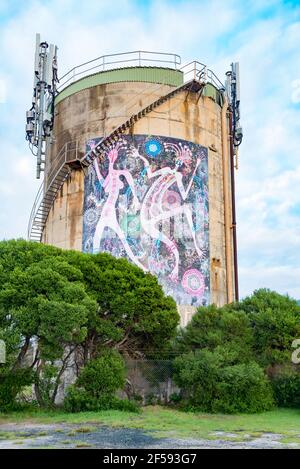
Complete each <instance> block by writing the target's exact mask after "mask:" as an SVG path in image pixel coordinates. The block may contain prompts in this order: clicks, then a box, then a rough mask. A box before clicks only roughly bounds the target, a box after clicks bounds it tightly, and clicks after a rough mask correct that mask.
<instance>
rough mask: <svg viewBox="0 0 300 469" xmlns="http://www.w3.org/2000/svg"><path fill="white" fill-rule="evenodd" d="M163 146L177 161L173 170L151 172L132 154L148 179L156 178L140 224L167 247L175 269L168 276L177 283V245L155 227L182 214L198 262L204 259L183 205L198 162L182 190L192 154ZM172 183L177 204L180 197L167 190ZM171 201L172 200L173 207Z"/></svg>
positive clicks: (149, 192)
mask: <svg viewBox="0 0 300 469" xmlns="http://www.w3.org/2000/svg"><path fill="white" fill-rule="evenodd" d="M164 146H165V150H166V151H172V152H174V153H175V156H176V160H175V166H174V168H173V169H172V168H171V167H169V166H166V167H164V168H161V169H157V170H154V171H152V169H151V166H150V164H149V161H148V160H147V159H146V158H145V157H144V156H142V155H141V154H140V153H139V152H138V150H137V149H136V148H132V150H131V154H132V155H133V156H134V157H136V158H140V159H141V160H142V161H143V163H144V167H145V170H146V173H147V176H148V178H149V179H153V178H156V180H155V181H154V182H153V183H152V185H151V186H150V188H149V190H148V192H147V193H146V195H145V197H144V200H143V203H142V208H141V212H140V221H141V226H142V228H143V230H144V231H145V232H146V233H147V234H148V235H149V236H151V237H152V238H154V239H156V240H159V242H163V243H164V244H165V245H166V246H167V249H168V251H169V252H170V253H171V254H172V255H173V256H174V259H175V265H174V268H173V270H172V272H171V273H170V275H169V276H170V278H171V279H172V280H173V281H175V282H176V281H178V272H179V260H180V259H179V251H178V248H177V245H176V243H175V242H174V241H172V240H171V239H170V238H168V236H167V235H166V234H164V233H162V231H160V230H159V227H158V226H159V224H160V223H161V222H163V221H164V220H167V219H170V218H171V217H174V216H176V215H182V214H184V215H185V217H186V219H187V222H188V225H189V228H190V231H191V234H192V238H193V241H194V245H195V249H196V251H197V254H198V256H199V258H200V259H201V258H202V257H203V256H204V255H205V252H204V251H203V250H202V249H200V247H199V246H198V243H197V240H196V235H195V227H194V223H193V217H192V212H191V209H190V207H189V205H188V204H186V203H185V201H186V199H187V197H188V195H189V192H190V190H191V186H192V184H193V179H194V176H195V174H196V172H197V169H198V166H199V164H200V162H201V159H200V158H198V159H197V161H196V165H195V168H194V171H193V173H192V175H191V176H190V181H189V183H188V186H187V188H186V189H185V187H184V185H183V182H182V178H183V175H184V174H185V172H186V173H190V166H191V163H192V153H191V151H190V149H189V148H188V147H187V146H182V145H177V144H172V143H165V144H164ZM180 169H181V171H180ZM174 183H175V184H176V185H177V188H178V190H179V193H180V195H181V199H182V200H180V197H176V196H177V193H176V192H174V191H170V187H171V186H173V184H174ZM172 199H173V200H174V202H173V205H174V206H173V207H172ZM170 202H171V203H170ZM182 202H183V203H182Z"/></svg>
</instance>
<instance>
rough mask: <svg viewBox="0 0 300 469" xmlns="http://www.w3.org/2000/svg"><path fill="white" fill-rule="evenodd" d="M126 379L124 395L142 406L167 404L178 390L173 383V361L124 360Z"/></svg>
mask: <svg viewBox="0 0 300 469" xmlns="http://www.w3.org/2000/svg"><path fill="white" fill-rule="evenodd" d="M126 368H127V379H126V386H125V390H124V393H125V394H126V395H127V397H128V398H129V399H136V400H137V401H139V402H140V403H141V404H142V405H150V404H151V405H153V404H167V403H168V402H170V399H171V398H172V395H174V394H176V393H177V392H178V391H179V389H178V388H177V387H176V385H175V384H174V381H173V360H171V359H141V360H133V359H127V360H126Z"/></svg>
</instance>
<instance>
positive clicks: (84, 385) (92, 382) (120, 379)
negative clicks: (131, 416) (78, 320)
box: [64, 350, 137, 412]
mask: <svg viewBox="0 0 300 469" xmlns="http://www.w3.org/2000/svg"><path fill="white" fill-rule="evenodd" d="M124 384H125V362H124V359H123V358H122V357H121V355H120V354H119V353H118V352H116V351H114V350H106V351H104V352H103V353H102V354H101V356H100V357H98V358H95V359H92V360H90V361H89V362H88V363H87V365H86V366H85V367H84V368H83V369H82V370H81V372H80V374H79V377H78V379H77V381H76V383H75V384H74V385H73V386H70V387H69V389H68V392H67V396H66V398H65V400H64V407H65V409H66V410H67V411H69V412H80V411H86V410H105V409H119V410H133V411H135V410H137V406H136V405H135V403H133V402H130V401H128V400H125V399H119V398H118V397H116V391H118V390H122V389H123V387H124Z"/></svg>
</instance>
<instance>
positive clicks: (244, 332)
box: [174, 289, 300, 412]
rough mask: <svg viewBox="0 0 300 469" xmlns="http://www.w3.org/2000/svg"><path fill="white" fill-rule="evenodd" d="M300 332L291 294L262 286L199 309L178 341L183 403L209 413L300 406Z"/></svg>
mask: <svg viewBox="0 0 300 469" xmlns="http://www.w3.org/2000/svg"><path fill="white" fill-rule="evenodd" d="M299 337H300V307H299V305H298V304H297V302H296V301H294V300H293V299H291V298H289V297H288V296H282V295H279V294H278V293H276V292H272V291H269V290H266V289H261V290H257V291H255V292H254V294H253V295H252V296H251V297H247V298H245V299H244V300H242V301H241V302H239V303H235V304H231V305H226V306H224V307H222V308H217V307H216V306H214V305H211V306H208V307H207V308H204V307H201V308H198V311H197V313H196V314H195V316H194V317H193V319H192V321H191V322H190V324H189V325H188V326H187V327H186V328H185V329H184V330H182V331H181V332H180V334H179V336H178V339H177V341H176V343H175V347H176V350H177V351H179V352H180V353H181V355H180V356H179V357H178V358H177V359H176V360H175V362H174V366H175V370H176V373H175V377H174V378H175V381H176V383H177V384H178V386H180V388H181V391H182V392H181V397H182V402H181V405H185V406H188V407H189V408H198V409H201V410H206V411H210V412H220V411H222V412H259V411H261V410H264V409H268V408H271V407H272V405H273V402H274V399H273V396H272V394H275V400H276V402H277V404H278V405H282V406H295V405H299V404H298V402H299V389H300V388H299V384H300V381H299V373H297V372H295V371H294V370H290V371H289V372H288V373H287V372H285V373H283V372H282V371H281V369H282V367H285V368H286V366H287V365H289V364H290V363H291V354H292V343H293V341H294V339H296V338H299Z"/></svg>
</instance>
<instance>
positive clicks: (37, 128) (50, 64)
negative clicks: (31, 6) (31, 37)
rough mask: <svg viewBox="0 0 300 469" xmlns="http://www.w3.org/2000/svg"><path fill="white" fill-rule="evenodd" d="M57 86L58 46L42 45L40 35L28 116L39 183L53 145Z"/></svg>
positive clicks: (37, 40)
mask: <svg viewBox="0 0 300 469" xmlns="http://www.w3.org/2000/svg"><path fill="white" fill-rule="evenodd" d="M57 83H58V78H57V46H55V45H53V44H50V46H49V45H48V43H47V42H45V41H44V42H41V36H40V34H36V46H35V60H34V78H33V98H32V106H31V108H30V110H29V111H27V112H26V127H25V130H26V140H28V142H29V147H30V150H31V152H32V153H33V155H34V156H36V159H37V166H36V177H37V179H39V178H40V176H41V171H44V170H45V156H46V147H47V143H48V142H51V133H52V129H53V123H54V99H55V96H56V94H57V90H56V84H57Z"/></svg>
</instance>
